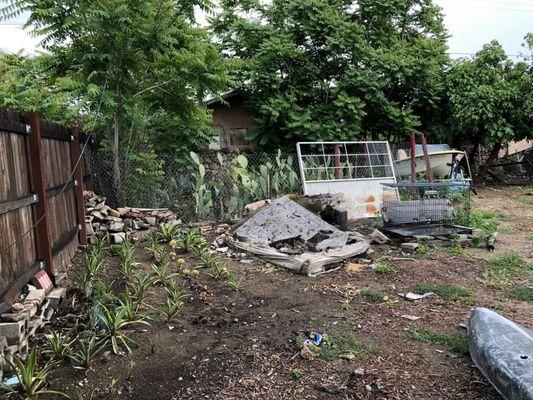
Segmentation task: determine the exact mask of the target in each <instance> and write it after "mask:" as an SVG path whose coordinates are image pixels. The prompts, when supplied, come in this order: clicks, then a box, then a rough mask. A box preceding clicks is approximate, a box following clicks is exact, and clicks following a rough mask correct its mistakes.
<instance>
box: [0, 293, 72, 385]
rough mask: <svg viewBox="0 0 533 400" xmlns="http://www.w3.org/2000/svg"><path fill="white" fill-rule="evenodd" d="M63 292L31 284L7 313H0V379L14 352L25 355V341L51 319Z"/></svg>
mask: <svg viewBox="0 0 533 400" xmlns="http://www.w3.org/2000/svg"><path fill="white" fill-rule="evenodd" d="M65 294H66V290H65V289H64V288H55V289H53V290H52V291H51V292H50V293H48V294H46V291H45V290H44V289H36V288H33V287H31V288H30V290H29V292H28V293H27V295H26V296H24V297H23V298H21V299H20V301H19V302H16V303H14V304H13V305H12V306H11V310H9V312H7V313H4V314H2V315H1V316H0V318H1V321H0V367H1V368H0V378H1V374H2V372H7V371H9V370H10V364H9V362H7V361H8V360H13V356H14V355H15V354H21V355H25V354H27V352H28V340H30V339H31V338H32V337H34V336H35V335H36V334H37V333H38V332H39V331H40V330H41V328H43V327H44V326H45V325H46V323H48V322H49V321H50V320H51V318H52V316H53V314H54V310H55V309H57V307H59V305H60V303H61V301H62V300H63V298H64V297H65Z"/></svg>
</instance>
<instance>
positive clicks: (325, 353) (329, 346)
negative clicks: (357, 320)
mask: <svg viewBox="0 0 533 400" xmlns="http://www.w3.org/2000/svg"><path fill="white" fill-rule="evenodd" d="M312 350H313V352H314V353H316V354H317V355H318V356H319V357H321V358H324V359H326V360H333V359H335V358H340V357H351V356H353V357H355V358H357V359H359V360H362V361H364V360H366V359H367V358H368V357H369V356H370V355H372V354H373V353H375V352H376V350H377V349H376V347H375V346H374V345H369V344H367V343H365V342H363V341H361V340H359V339H358V338H357V337H356V336H355V335H354V334H353V333H352V332H336V333H334V334H333V335H332V336H330V337H328V338H327V339H326V340H325V342H324V343H323V344H322V345H321V346H319V347H315V348H313V349H312Z"/></svg>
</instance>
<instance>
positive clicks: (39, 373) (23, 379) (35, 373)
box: [0, 346, 68, 400]
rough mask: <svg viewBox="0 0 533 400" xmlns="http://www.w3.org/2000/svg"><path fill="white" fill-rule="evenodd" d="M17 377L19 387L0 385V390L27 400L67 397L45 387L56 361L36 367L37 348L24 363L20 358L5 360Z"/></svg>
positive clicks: (56, 363) (56, 364)
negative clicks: (41, 397)
mask: <svg viewBox="0 0 533 400" xmlns="http://www.w3.org/2000/svg"><path fill="white" fill-rule="evenodd" d="M7 361H8V363H9V364H10V365H11V368H13V371H14V372H15V375H17V378H18V381H19V382H20V385H19V387H18V388H17V389H14V388H12V387H11V386H9V385H6V384H5V383H3V382H1V383H0V388H1V389H2V390H4V391H6V392H8V393H11V394H17V395H18V396H21V397H23V398H24V399H27V400H36V399H38V398H39V397H40V396H45V395H51V396H62V397H65V398H68V396H67V395H66V394H64V393H62V392H59V391H56V390H49V389H47V387H46V383H47V379H48V376H49V375H50V373H51V372H52V371H53V369H54V368H55V367H57V366H58V364H59V363H58V362H57V361H49V362H47V363H46V364H45V365H44V366H43V367H42V368H40V369H39V368H38V367H37V347H36V346H34V347H33V349H32V350H31V352H30V354H29V355H28V357H27V359H26V360H25V361H24V360H23V359H22V357H19V356H14V357H13V360H12V361H11V360H9V359H8V360H7Z"/></svg>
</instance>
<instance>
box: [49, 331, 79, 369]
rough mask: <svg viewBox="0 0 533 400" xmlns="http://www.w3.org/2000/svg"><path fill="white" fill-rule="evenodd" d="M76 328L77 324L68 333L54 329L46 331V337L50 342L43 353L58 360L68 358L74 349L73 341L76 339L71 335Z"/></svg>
mask: <svg viewBox="0 0 533 400" xmlns="http://www.w3.org/2000/svg"><path fill="white" fill-rule="evenodd" d="M74 328H75V326H74V327H73V328H72V329H71V330H70V331H69V332H68V333H59V332H57V331H56V330H53V329H52V330H50V331H48V333H45V334H44V337H45V338H46V340H47V342H48V347H47V348H46V349H44V350H43V353H44V354H46V355H47V356H49V357H51V358H53V359H55V360H56V361H61V360H64V359H65V358H67V357H68V355H69V354H70V352H71V351H72V343H74V339H71V337H70V335H71V333H72V331H73V329H74Z"/></svg>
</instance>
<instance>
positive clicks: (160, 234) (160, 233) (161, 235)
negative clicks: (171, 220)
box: [156, 224, 180, 243]
mask: <svg viewBox="0 0 533 400" xmlns="http://www.w3.org/2000/svg"><path fill="white" fill-rule="evenodd" d="M179 233H180V231H179V226H178V225H175V224H161V225H159V228H157V233H156V237H157V239H158V240H159V241H162V242H166V243H169V242H170V241H172V240H175V239H177V238H178V236H179Z"/></svg>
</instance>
